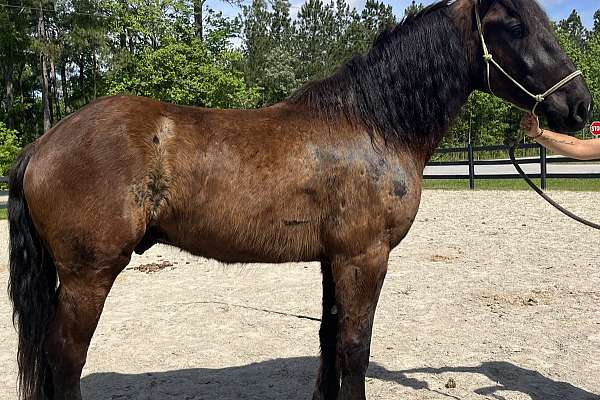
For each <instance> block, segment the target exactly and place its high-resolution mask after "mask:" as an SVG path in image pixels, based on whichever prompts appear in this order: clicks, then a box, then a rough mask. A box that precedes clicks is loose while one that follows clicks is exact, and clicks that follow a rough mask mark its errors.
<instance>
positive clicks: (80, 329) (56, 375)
mask: <svg viewBox="0 0 600 400" xmlns="http://www.w3.org/2000/svg"><path fill="white" fill-rule="evenodd" d="M128 261H129V257H126V256H119V257H116V258H115V259H114V260H111V261H110V262H106V263H98V264H95V265H89V266H88V268H86V270H85V271H81V270H80V269H79V268H77V272H76V273H74V272H73V271H72V270H70V269H69V267H66V266H61V265H60V264H59V265H57V269H58V273H59V279H60V287H59V291H58V298H57V306H56V314H55V317H54V319H53V321H52V323H51V324H50V326H49V329H48V333H47V338H46V343H45V351H46V355H47V359H48V363H49V365H50V368H51V374H52V377H51V379H52V388H51V389H50V388H48V387H47V389H46V391H47V394H48V395H49V398H51V399H55V400H80V399H81V392H80V387H79V381H80V378H81V371H82V369H83V366H84V364H85V361H86V358H87V350H88V347H89V344H90V340H91V338H92V335H93V334H94V331H95V329H96V326H97V325H98V320H99V319H100V314H101V313H102V309H103V307H104V302H105V300H106V297H107V296H108V293H109V291H110V289H111V287H112V284H113V282H114V280H115V278H116V277H117V275H118V273H119V272H120V271H121V270H122V269H123V268H124V267H125V266H126V265H127V263H128Z"/></svg>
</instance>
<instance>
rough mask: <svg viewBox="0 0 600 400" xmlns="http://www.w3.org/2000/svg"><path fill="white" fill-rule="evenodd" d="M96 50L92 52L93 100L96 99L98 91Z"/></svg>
mask: <svg viewBox="0 0 600 400" xmlns="http://www.w3.org/2000/svg"><path fill="white" fill-rule="evenodd" d="M96 68H97V67H96V50H94V51H93V52H92V82H94V100H95V99H96V97H97V94H98V90H97V87H96Z"/></svg>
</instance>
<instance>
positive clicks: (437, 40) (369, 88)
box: [290, 12, 471, 159]
mask: <svg viewBox="0 0 600 400" xmlns="http://www.w3.org/2000/svg"><path fill="white" fill-rule="evenodd" d="M469 70H470V66H469V62H468V55H467V51H466V49H465V47H464V45H463V40H462V37H461V33H460V32H459V30H458V28H457V27H456V26H455V25H454V24H453V22H452V21H451V20H450V17H448V16H447V15H446V13H443V12H436V13H432V14H430V15H425V16H424V17H422V18H419V19H418V20H415V21H414V22H413V23H411V24H408V25H398V26H397V27H396V28H395V29H393V30H391V31H387V32H385V33H383V34H382V35H381V36H380V37H379V38H378V39H377V40H376V42H375V44H374V46H373V48H372V49H371V50H370V51H369V52H368V53H367V54H365V55H360V56H356V57H354V58H353V59H351V60H350V61H348V62H347V63H346V64H345V65H343V66H342V67H341V68H340V69H339V70H338V71H337V72H336V73H335V74H334V75H332V76H331V77H329V78H326V79H324V80H322V81H319V82H314V83H312V84H309V85H307V86H305V87H304V88H302V89H301V90H300V91H299V92H298V93H296V94H295V95H294V96H293V97H292V98H291V100H290V101H294V102H301V103H304V104H307V105H309V106H310V108H311V109H312V110H313V111H314V112H315V113H318V114H320V115H324V116H325V117H327V118H336V117H337V118H340V117H341V118H344V119H347V120H350V121H352V122H354V123H358V124H360V125H363V126H365V127H366V129H367V130H368V131H369V132H371V133H372V134H373V135H379V136H381V137H382V138H383V140H384V142H385V143H387V144H388V145H398V147H402V148H411V149H414V150H415V151H416V152H419V153H421V154H422V155H423V158H424V159H428V157H429V156H430V155H431V153H432V152H433V150H434V149H435V147H437V145H438V144H439V142H440V140H441V139H442V137H443V135H444V134H445V133H446V132H447V131H448V129H449V126H450V123H451V122H452V120H453V119H455V118H456V116H457V115H458V113H459V111H460V109H461V107H462V106H463V105H464V104H465V102H466V100H467V97H468V95H469V93H470V91H471V82H470V78H469V76H470V73H469Z"/></svg>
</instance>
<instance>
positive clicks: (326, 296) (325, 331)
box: [313, 262, 340, 400]
mask: <svg viewBox="0 0 600 400" xmlns="http://www.w3.org/2000/svg"><path fill="white" fill-rule="evenodd" d="M321 272H322V274H323V312H322V317H321V328H320V330H319V339H320V343H321V366H320V367H319V375H318V377H317V386H316V388H315V392H314V395H313V400H322V399H335V398H336V397H337V394H338V392H339V389H340V373H339V370H338V368H337V362H336V347H337V330H338V313H337V306H336V304H335V285H334V282H333V275H332V271H331V263H330V262H323V263H321Z"/></svg>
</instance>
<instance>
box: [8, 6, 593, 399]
mask: <svg viewBox="0 0 600 400" xmlns="http://www.w3.org/2000/svg"><path fill="white" fill-rule="evenodd" d="M477 12H478V13H479V14H480V15H481V17H482V20H483V31H484V33H485V37H486V40H487V42H488V45H489V47H490V51H491V52H492V53H493V54H494V57H495V59H496V60H497V61H498V62H500V63H501V64H502V65H503V67H504V68H505V69H506V70H507V71H508V72H509V73H510V74H511V75H512V76H513V77H515V79H518V80H519V81H520V82H521V83H522V84H523V85H524V86H526V87H527V88H529V90H530V91H533V92H540V93H541V92H543V91H544V90H546V89H547V88H548V87H550V86H552V85H553V84H554V83H555V82H556V81H557V80H558V79H560V78H562V77H564V76H566V75H568V74H569V73H571V72H573V71H574V70H575V67H574V65H573V63H572V62H571V61H570V60H569V59H568V57H567V56H566V55H565V54H564V52H563V51H562V50H561V49H560V48H559V45H558V44H557V41H556V39H555V37H554V35H553V33H552V28H551V25H550V22H549V20H548V18H547V17H546V15H545V13H544V12H543V11H542V9H541V8H540V7H539V5H538V4H537V3H536V2H535V1H534V0H481V3H479V2H476V0H457V1H455V2H453V3H450V2H448V1H444V2H441V3H437V4H435V5H433V6H430V7H428V8H427V9H425V10H424V11H422V12H420V13H419V14H417V15H413V16H411V17H409V18H407V19H405V21H403V22H402V23H401V24H399V25H397V26H395V27H392V28H390V29H388V30H386V31H384V32H383V33H381V34H380V36H379V37H378V38H377V40H376V41H375V43H374V45H373V48H372V49H371V50H370V51H369V52H368V53H367V54H364V55H358V56H356V57H354V58H352V59H351V60H349V61H348V62H347V63H346V64H344V65H343V66H341V67H340V68H339V69H338V71H337V72H336V73H334V74H333V75H332V76H331V77H329V78H326V79H324V80H321V81H318V82H313V83H310V84H308V85H306V86H305V87H303V88H302V89H300V90H299V91H298V92H297V93H296V94H295V95H294V96H292V97H291V98H290V99H288V100H287V101H284V102H282V103H279V104H276V105H274V106H271V107H267V108H264V109H260V110H209V109H201V108H191V107H180V106H176V105H171V104H164V103H161V102H158V101H154V100H149V99H145V98H136V97H111V98H104V99H100V100H98V101H96V102H94V103H92V104H90V105H88V106H87V107H85V108H84V109H82V110H81V111H79V112H77V113H76V114H74V115H71V116H70V117H68V118H66V119H64V120H63V121H61V123H60V124H58V125H57V126H56V127H55V128H54V129H52V130H51V131H50V132H48V133H47V134H45V135H44V136H42V137H41V138H40V139H38V140H37V141H36V142H35V143H33V144H32V145H30V146H28V147H27V148H26V149H25V150H24V152H23V154H22V155H21V156H20V158H19V159H18V161H17V162H16V164H15V166H14V168H13V170H12V172H11V177H10V201H9V220H10V240H11V255H10V273H11V276H10V295H11V298H12V301H13V303H14V319H15V322H16V324H17V326H18V330H19V349H18V363H19V378H20V393H21V395H22V397H24V398H25V399H28V400H40V399H80V398H81V393H80V389H79V381H80V376H81V371H82V368H83V366H84V364H85V361H86V354H87V350H88V345H89V343H90V339H91V337H92V335H93V333H94V330H95V328H96V325H97V323H98V319H99V317H100V314H101V312H102V308H103V305H104V302H105V300H106V297H107V295H108V293H109V291H110V289H111V286H112V285H113V282H114V281H115V278H116V277H117V275H118V274H119V273H120V272H121V271H122V270H123V269H124V268H125V266H126V265H127V263H128V262H129V260H130V256H131V254H132V252H134V251H136V252H143V251H145V250H146V249H148V248H149V247H150V246H152V245H153V244H155V243H157V242H160V243H165V244H169V245H172V246H177V247H179V248H181V249H183V250H186V251H188V252H190V253H192V254H196V255H199V256H203V257H208V258H213V259H216V260H220V261H222V262H225V263H238V262H244V263H248V262H269V263H280V262H290V261H320V262H321V264H322V272H323V315H322V322H321V329H320V332H319V337H320V342H321V366H320V369H319V373H318V378H317V383H316V389H315V391H314V395H313V399H364V398H365V372H366V369H367V366H368V362H369V351H370V341H371V330H372V326H373V317H374V314H375V308H376V306H377V301H378V297H379V292H380V290H381V285H382V283H383V280H384V277H385V274H386V268H387V262H388V255H389V253H390V250H391V249H393V248H394V247H395V246H397V245H398V244H399V243H400V241H401V240H402V238H404V236H405V235H406V234H407V232H408V230H409V228H410V226H411V224H412V223H413V221H414V219H415V215H416V213H417V210H418V207H419V201H420V197H421V177H422V172H423V168H424V166H425V164H426V163H427V161H428V160H429V158H430V156H431V154H432V152H433V151H434V149H435V148H436V146H437V145H438V143H439V141H440V139H441V138H442V136H443V135H444V133H445V132H447V130H448V126H449V124H450V122H451V121H452V120H453V118H454V117H455V116H456V115H457V113H458V112H459V110H460V108H461V107H462V105H463V104H464V103H465V101H466V99H467V97H468V95H469V94H470V93H471V92H472V91H473V90H476V89H479V90H487V81H486V80H487V79H486V76H485V63H484V60H483V57H482V54H483V53H482V50H481V43H480V39H479V36H478V34H477V24H476V19H475V13H477ZM490 81H491V83H492V85H493V86H494V88H493V90H494V92H495V93H496V94H497V95H500V96H502V97H504V98H505V99H507V100H510V101H512V102H513V103H516V104H518V105H520V106H522V107H528V108H531V107H532V106H533V102H534V100H532V99H531V98H529V97H527V96H526V95H525V94H523V93H521V92H520V91H519V90H518V89H516V88H515V87H514V86H513V83H512V82H511V81H509V80H508V79H507V78H506V77H505V76H504V75H502V74H500V73H499V72H498V71H497V70H495V69H493V68H492V71H491V76H490ZM590 104H591V96H590V93H589V91H588V89H587V87H586V85H585V83H584V81H583V79H581V77H578V78H576V79H574V80H572V81H571V82H570V83H568V84H567V85H565V86H563V87H562V88H561V89H560V90H559V91H557V92H556V93H554V94H553V95H552V96H550V97H549V98H548V99H546V100H545V101H544V102H543V103H542V104H541V105H540V106H539V107H538V110H540V111H541V112H543V113H544V114H545V116H546V117H547V118H548V120H549V121H550V123H551V125H552V126H553V127H554V128H555V129H557V130H563V131H564V130H577V129H580V128H582V127H583V126H584V124H585V122H586V120H587V119H588V113H589V108H590ZM58 282H60V284H58Z"/></svg>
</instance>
